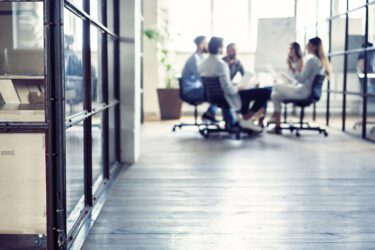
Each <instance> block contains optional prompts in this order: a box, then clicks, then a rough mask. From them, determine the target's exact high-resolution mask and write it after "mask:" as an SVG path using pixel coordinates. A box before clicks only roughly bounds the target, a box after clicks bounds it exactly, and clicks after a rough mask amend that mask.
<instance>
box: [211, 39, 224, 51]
mask: <svg viewBox="0 0 375 250" xmlns="http://www.w3.org/2000/svg"><path fill="white" fill-rule="evenodd" d="M223 43H224V39H223V38H221V37H216V36H214V37H212V38H211V40H210V42H209V43H208V52H210V54H213V55H217V54H218V53H219V48H221V47H223Z"/></svg>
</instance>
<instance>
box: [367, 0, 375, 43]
mask: <svg viewBox="0 0 375 250" xmlns="http://www.w3.org/2000/svg"><path fill="white" fill-rule="evenodd" d="M368 18H369V21H368V40H369V42H372V43H374V42H375V2H373V4H370V5H369V15H368Z"/></svg>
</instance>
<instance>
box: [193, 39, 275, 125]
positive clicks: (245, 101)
mask: <svg viewBox="0 0 375 250" xmlns="http://www.w3.org/2000/svg"><path fill="white" fill-rule="evenodd" d="M223 43H224V40H223V39H222V38H220V37H212V38H211V40H210V42H209V43H208V51H209V53H210V55H209V57H208V58H207V59H206V60H204V61H203V63H202V64H201V66H200V69H199V72H200V75H201V76H202V77H218V78H219V81H220V86H221V88H222V90H223V92H224V96H225V99H226V101H227V102H228V104H229V106H230V107H231V108H232V109H233V110H235V111H241V114H242V118H243V119H242V120H241V121H240V122H239V125H240V126H241V127H243V128H246V129H250V130H254V131H261V130H262V128H261V127H259V126H257V125H255V124H254V122H253V121H252V119H251V118H252V116H253V115H254V114H255V113H256V112H257V111H258V110H259V109H260V108H262V107H264V105H265V103H266V102H267V100H268V99H269V97H270V94H271V91H270V90H269V89H264V88H259V89H247V90H240V89H239V88H238V87H237V86H235V85H234V84H233V83H232V81H231V80H230V73H229V67H228V65H227V63H226V62H225V61H223V60H222V59H221V58H220V55H221V54H222V53H223ZM252 101H253V105H252V106H251V108H250V107H249V106H250V102H252Z"/></svg>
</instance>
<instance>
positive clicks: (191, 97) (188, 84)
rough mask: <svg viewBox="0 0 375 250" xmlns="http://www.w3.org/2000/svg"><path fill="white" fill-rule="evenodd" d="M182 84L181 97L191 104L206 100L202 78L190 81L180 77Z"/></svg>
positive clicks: (179, 81) (179, 80)
mask: <svg viewBox="0 0 375 250" xmlns="http://www.w3.org/2000/svg"><path fill="white" fill-rule="evenodd" d="M178 83H179V86H180V98H181V100H183V101H184V102H187V103H189V104H191V105H199V104H201V103H203V102H205V96H204V95H205V94H204V86H203V84H202V82H201V81H200V80H196V81H189V80H184V79H183V78H181V77H180V78H178Z"/></svg>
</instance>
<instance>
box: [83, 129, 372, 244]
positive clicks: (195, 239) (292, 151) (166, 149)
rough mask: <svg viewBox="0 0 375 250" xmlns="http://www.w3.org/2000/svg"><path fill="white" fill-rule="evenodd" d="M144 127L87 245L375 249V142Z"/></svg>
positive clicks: (332, 135) (338, 135)
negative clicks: (206, 135) (138, 151)
mask: <svg viewBox="0 0 375 250" xmlns="http://www.w3.org/2000/svg"><path fill="white" fill-rule="evenodd" d="M170 129H171V127H170V123H159V122H150V123H147V124H146V125H145V127H144V131H143V138H142V157H141V159H140V161H139V162H138V163H137V164H135V165H134V166H132V167H131V168H129V169H128V170H127V171H124V172H122V173H121V175H120V176H119V178H118V180H117V183H116V185H115V187H114V189H113V191H112V194H111V197H110V198H109V199H108V201H107V204H106V205H105V207H104V209H103V210H102V212H101V214H100V215H99V218H98V220H97V221H96V223H95V225H94V227H93V229H92V231H91V232H90V235H89V238H88V239H87V240H86V242H85V245H84V249H374V248H375V182H374V179H375V164H374V162H373V160H374V155H375V154H374V153H375V146H374V144H371V143H368V142H365V141H361V140H358V139H354V138H353V137H350V136H347V135H345V134H343V133H340V132H336V131H330V136H329V137H328V138H324V137H323V136H319V135H316V134H306V135H305V134H304V135H302V137H301V138H296V137H294V136H292V135H289V134H286V135H284V136H281V137H280V136H274V135H268V134H263V135H261V136H259V137H256V138H252V139H245V140H242V141H236V140H232V139H229V138H227V137H225V136H222V137H220V136H219V137H214V138H210V139H209V140H205V139H202V138H201V137H200V136H199V135H198V134H197V133H196V132H194V131H192V130H191V131H179V132H177V133H171V132H170Z"/></svg>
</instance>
